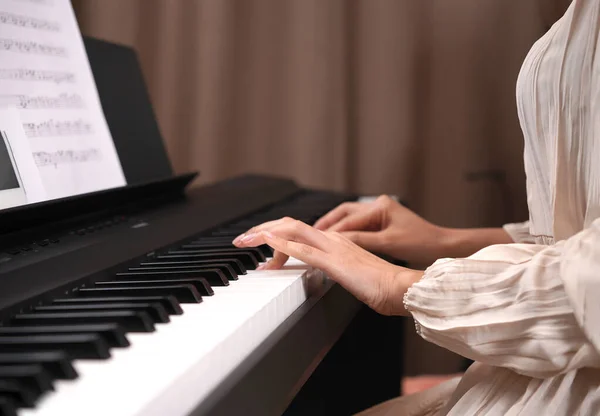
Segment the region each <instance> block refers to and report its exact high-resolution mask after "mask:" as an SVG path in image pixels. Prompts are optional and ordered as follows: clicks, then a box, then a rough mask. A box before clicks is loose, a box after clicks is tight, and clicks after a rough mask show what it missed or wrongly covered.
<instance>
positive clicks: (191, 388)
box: [0, 39, 399, 416]
mask: <svg viewBox="0 0 600 416" xmlns="http://www.w3.org/2000/svg"><path fill="white" fill-rule="evenodd" d="M86 48H87V53H88V57H89V60H90V63H91V67H92V70H93V73H94V77H95V82H96V84H97V86H98V91H99V94H100V99H101V101H102V105H103V108H104V112H105V115H106V118H107V121H108V124H109V126H110V129H111V133H112V136H113V138H114V141H115V146H116V148H117V150H118V152H119V157H120V159H121V161H122V163H123V167H124V171H125V174H126V176H127V177H128V183H129V185H127V186H125V187H121V188H117V189H110V190H105V191H100V192H94V193H90V194H86V195H79V196H76V197H71V198H64V199H61V200H58V201H49V202H45V203H39V204H34V205H31V206H26V207H21V208H18V209H9V210H3V211H0V415H1V416H15V415H21V416H82V415H86V416H96V415H97V416H100V415H113V416H121V415H122V416H134V415H135V416H141V415H144V416H164V415H169V416H178V415H181V416H183V415H192V414H194V415H204V414H211V415H212V414H215V415H221V414H222V415H237V414H248V415H277V414H283V413H284V412H285V411H286V408H287V407H288V406H289V405H290V403H291V402H292V400H293V399H294V396H295V395H296V394H297V393H298V392H299V391H300V390H301V388H302V387H303V385H304V384H305V383H306V382H307V380H308V379H309V377H310V376H311V374H312V373H313V371H314V370H315V369H316V368H317V366H318V364H319V363H320V362H321V360H323V358H324V357H325V356H326V354H327V353H328V351H329V350H330V349H331V348H332V346H334V344H335V343H336V341H337V340H338V339H339V338H340V336H342V334H343V333H344V330H345V329H346V328H347V327H348V325H349V323H350V322H351V321H352V320H353V318H355V316H357V313H359V311H360V310H361V308H362V306H361V305H360V304H359V302H358V301H357V300H356V299H354V298H353V297H352V296H351V295H349V294H348V293H347V292H346V291H345V290H343V289H342V288H341V287H339V286H337V285H335V284H333V283H332V282H331V281H330V280H329V279H327V277H326V276H324V275H323V273H322V272H320V271H319V270H313V269H311V268H310V267H308V266H307V265H306V264H303V263H301V262H299V261H297V260H294V259H291V260H290V262H288V264H287V265H286V266H285V267H284V268H283V269H282V270H277V271H257V270H256V268H257V266H258V265H260V264H261V263H263V262H265V261H266V260H267V259H268V258H269V257H270V256H271V255H272V251H271V249H270V248H269V247H267V246H262V247H259V248H255V249H238V248H235V247H233V246H232V244H231V241H232V240H233V238H234V237H235V236H236V235H238V234H240V233H241V232H243V231H246V230H247V229H248V228H250V227H252V226H254V225H257V224H259V223H262V222H264V221H268V220H273V219H277V218H280V217H282V216H291V217H294V218H297V219H300V220H302V221H305V222H307V223H309V224H310V223H313V222H314V221H316V219H318V218H319V217H320V216H321V215H323V214H324V213H326V212H327V211H328V210H330V209H332V208H334V207H335V206H337V205H338V204H340V203H342V202H344V201H349V200H356V199H357V197H356V196H355V195H347V194H340V193H334V192H327V191H321V190H310V189H303V188H301V187H299V186H297V185H296V184H295V183H294V182H292V181H290V180H287V179H281V178H272V177H264V176H256V175H254V176H253V175H248V176H241V177H236V178H233V179H229V180H225V181H222V182H218V183H215V184H210V185H206V186H202V187H195V188H190V189H188V188H189V187H188V184H189V183H190V181H191V180H192V179H194V177H195V174H189V175H179V176H177V175H174V174H173V173H172V170H171V167H170V164H169V162H168V158H167V156H166V152H165V150H164V146H163V144H162V140H161V138H160V133H159V131H158V127H157V125H156V121H155V119H154V114H153V112H152V108H151V106H150V102H149V99H148V96H147V94H146V91H145V87H144V84H143V81H142V77H141V73H140V70H139V66H138V63H137V60H136V57H135V54H134V53H133V51H132V50H131V49H129V48H126V47H123V46H117V45H114V44H110V43H107V42H101V41H98V40H94V39H86ZM131 178H133V179H131ZM390 339H391V338H390ZM353 348H354V347H353ZM398 354H399V351H398ZM357 358H358V357H356V356H355V357H354V359H357ZM347 364H348V365H350V364H351V363H347ZM357 368H358V367H357ZM367 382H368V383H370V381H368V380H367ZM290 414H291V413H290ZM315 414H316V413H315Z"/></svg>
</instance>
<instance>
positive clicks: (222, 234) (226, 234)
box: [210, 230, 243, 238]
mask: <svg viewBox="0 0 600 416" xmlns="http://www.w3.org/2000/svg"><path fill="white" fill-rule="evenodd" d="M242 232H243V231H242ZM210 235H211V236H212V237H232V238H235V237H236V236H238V235H240V232H239V231H235V230H233V231H231V230H220V231H213V232H212V233H210Z"/></svg>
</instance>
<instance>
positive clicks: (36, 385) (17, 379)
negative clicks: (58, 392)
mask: <svg viewBox="0 0 600 416" xmlns="http://www.w3.org/2000/svg"><path fill="white" fill-rule="evenodd" d="M0 380H4V381H12V382H14V383H16V384H17V385H19V386H21V387H23V388H25V389H28V390H31V391H32V392H33V393H34V394H37V395H41V394H44V393H45V392H47V391H51V390H54V387H53V386H52V378H51V377H50V375H49V374H48V373H47V372H46V370H44V368H43V367H42V366H40V365H18V366H17V365H15V366H0Z"/></svg>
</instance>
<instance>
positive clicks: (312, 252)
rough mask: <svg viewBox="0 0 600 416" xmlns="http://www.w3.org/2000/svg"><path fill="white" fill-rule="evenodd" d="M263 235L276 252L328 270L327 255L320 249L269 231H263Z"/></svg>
mask: <svg viewBox="0 0 600 416" xmlns="http://www.w3.org/2000/svg"><path fill="white" fill-rule="evenodd" d="M261 235H262V236H263V237H262V238H264V240H265V242H266V243H267V244H268V245H269V246H271V247H273V249H275V251H278V252H281V253H284V254H285V255H287V256H289V257H294V258H297V259H298V260H300V261H303V262H304V263H306V264H309V265H311V266H313V267H316V268H319V269H326V268H327V263H328V262H327V253H325V252H323V251H321V250H319V249H318V248H315V247H311V246H309V245H307V244H303V243H298V242H296V241H289V240H286V239H284V238H281V237H280V236H278V235H275V234H273V233H271V232H269V231H263V232H261Z"/></svg>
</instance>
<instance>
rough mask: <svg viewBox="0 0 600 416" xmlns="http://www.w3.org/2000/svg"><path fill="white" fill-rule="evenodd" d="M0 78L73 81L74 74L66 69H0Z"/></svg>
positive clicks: (60, 82)
mask: <svg viewBox="0 0 600 416" xmlns="http://www.w3.org/2000/svg"><path fill="white" fill-rule="evenodd" d="M0 79H8V80H14V81H45V82H54V83H55V84H62V83H69V84H72V83H74V82H75V74H73V73H72V72H66V71H46V70H37V69H26V68H18V69H0Z"/></svg>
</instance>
